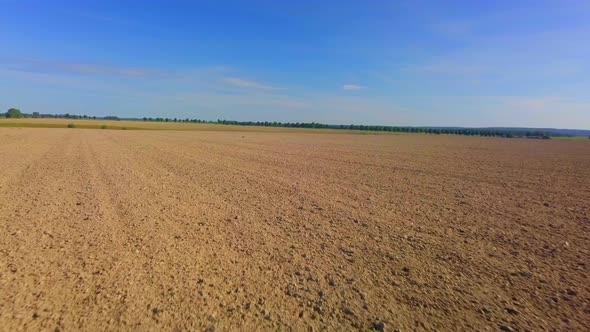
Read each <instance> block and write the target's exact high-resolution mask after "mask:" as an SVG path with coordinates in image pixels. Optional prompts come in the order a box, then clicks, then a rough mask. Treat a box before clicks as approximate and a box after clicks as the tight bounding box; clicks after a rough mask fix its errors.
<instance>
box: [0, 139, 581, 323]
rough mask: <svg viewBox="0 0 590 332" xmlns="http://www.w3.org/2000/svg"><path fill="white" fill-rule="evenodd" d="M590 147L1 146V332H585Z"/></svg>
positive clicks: (243, 142) (286, 142)
mask: <svg viewBox="0 0 590 332" xmlns="http://www.w3.org/2000/svg"><path fill="white" fill-rule="evenodd" d="M589 269H590V143H588V142H583V141H558V140H549V141H544V140H525V139H501V138H476V137H458V136H444V135H443V136H435V135H420V134H409V135H344V134H342V135H341V134H334V135H326V134H310V133H293V132H289V133H256V132H244V133H241V132H221V131H215V132H198V131H195V132H174V131H111V130H91V129H87V130H82V129H33V128H29V129H22V128H3V129H0V329H2V330H6V331H13V330H35V331H36V330H51V331H54V330H55V331H58V330H61V331H74V330H80V329H83V330H162V329H164V330H197V331H199V330H207V331H213V330H216V331H225V330H236V329H242V330H297V331H299V330H302V331H307V330H314V331H315V330H338V331H340V330H355V329H360V330H370V329H377V330H379V329H384V330H386V331H395V330H396V329H399V330H400V331H412V330H434V329H437V330H486V329H488V330H498V329H502V330H505V331H511V330H515V331H519V330H531V331H540V330H561V331H568V330H579V331H584V330H585V331H588V330H590V280H589V278H588V277H589V275H590V274H589Z"/></svg>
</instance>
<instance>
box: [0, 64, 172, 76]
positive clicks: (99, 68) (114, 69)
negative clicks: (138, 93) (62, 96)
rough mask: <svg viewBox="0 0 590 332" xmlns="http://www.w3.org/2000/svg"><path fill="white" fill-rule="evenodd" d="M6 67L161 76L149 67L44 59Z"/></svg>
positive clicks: (20, 69) (52, 71)
mask: <svg viewBox="0 0 590 332" xmlns="http://www.w3.org/2000/svg"><path fill="white" fill-rule="evenodd" d="M7 67H8V69H11V70H17V71H24V72H33V73H44V74H79V75H115V76H126V77H154V76H162V75H164V73H163V72H161V71H159V70H155V69H150V68H140V67H126V66H115V65H104V64H94V63H77V62H52V61H45V60H19V61H11V62H9V63H7Z"/></svg>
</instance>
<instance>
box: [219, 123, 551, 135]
mask: <svg viewBox="0 0 590 332" xmlns="http://www.w3.org/2000/svg"><path fill="white" fill-rule="evenodd" d="M217 123H219V124H223V125H240V126H264V127H288V128H326V129H346V130H361V131H385V132H396V133H424V134H435V135H441V134H447V135H467V136H494V137H508V138H510V137H529V138H543V139H548V138H550V135H549V133H546V132H543V131H522V130H508V129H488V128H436V127H399V126H370V125H354V124H351V125H328V124H323V123H316V122H295V123H291V122H286V123H283V122H268V121H264V122H260V121H258V122H253V121H229V120H217Z"/></svg>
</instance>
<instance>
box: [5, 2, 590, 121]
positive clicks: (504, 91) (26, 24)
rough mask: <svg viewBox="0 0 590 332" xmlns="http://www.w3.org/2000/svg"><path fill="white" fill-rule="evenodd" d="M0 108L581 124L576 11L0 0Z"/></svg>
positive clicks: (588, 25)
mask: <svg viewBox="0 0 590 332" xmlns="http://www.w3.org/2000/svg"><path fill="white" fill-rule="evenodd" d="M9 107H18V108H20V109H22V110H23V111H25V112H34V111H39V112H48V113H74V114H89V115H119V116H126V117H143V116H150V117H157V116H161V117H179V118H186V117H189V118H201V119H209V120H215V119H218V118H220V119H232V120H253V121H259V120H263V121H264V120H268V121H290V122H311V121H315V122H322V123H333V124H349V123H356V124H388V125H432V126H435V125H436V126H438V125H442V126H531V127H560V128H581V129H590V2H589V1H567V0H561V1H420V0H413V1H371V0H366V1H332V0H327V1H288V2H287V1H201V2H200V1H106V0H105V1H84V0H79V1H26V0H0V109H8V108H9Z"/></svg>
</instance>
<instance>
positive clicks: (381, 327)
mask: <svg viewBox="0 0 590 332" xmlns="http://www.w3.org/2000/svg"><path fill="white" fill-rule="evenodd" d="M371 328H372V329H373V330H375V331H385V323H383V322H382V321H380V320H377V321H374V322H372V323H371Z"/></svg>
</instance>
